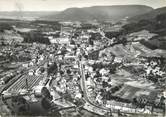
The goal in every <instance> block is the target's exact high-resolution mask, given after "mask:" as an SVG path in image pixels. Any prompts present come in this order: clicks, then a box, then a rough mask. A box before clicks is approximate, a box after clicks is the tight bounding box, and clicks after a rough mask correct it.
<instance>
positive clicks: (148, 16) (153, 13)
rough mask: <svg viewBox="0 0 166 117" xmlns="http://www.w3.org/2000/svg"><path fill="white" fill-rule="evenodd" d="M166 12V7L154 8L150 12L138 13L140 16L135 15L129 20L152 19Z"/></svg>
mask: <svg viewBox="0 0 166 117" xmlns="http://www.w3.org/2000/svg"><path fill="white" fill-rule="evenodd" d="M164 13H166V7H162V8H158V9H154V10H152V11H150V12H148V13H145V14H142V15H138V16H134V17H132V18H130V19H129V21H130V22H138V21H140V20H152V19H154V18H155V17H156V16H157V15H159V14H164Z"/></svg>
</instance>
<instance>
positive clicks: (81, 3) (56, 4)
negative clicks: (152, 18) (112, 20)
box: [0, 0, 166, 11]
mask: <svg viewBox="0 0 166 117" xmlns="http://www.w3.org/2000/svg"><path fill="white" fill-rule="evenodd" d="M128 4H139V5H147V6H151V7H153V8H159V7H164V6H166V0H0V11H19V10H24V11H62V10H65V9H67V8H70V7H89V6H99V5H107V6H108V5H128Z"/></svg>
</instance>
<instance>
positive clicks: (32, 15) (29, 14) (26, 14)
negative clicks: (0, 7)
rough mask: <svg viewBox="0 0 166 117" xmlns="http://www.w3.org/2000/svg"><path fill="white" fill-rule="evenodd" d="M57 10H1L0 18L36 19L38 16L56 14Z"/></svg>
mask: <svg viewBox="0 0 166 117" xmlns="http://www.w3.org/2000/svg"><path fill="white" fill-rule="evenodd" d="M57 13H58V12H56V11H50V12H49V11H48V12H47V11H22V12H19V11H12V12H8V11H3V12H0V19H1V18H2V19H20V18H23V19H37V18H39V17H44V16H47V15H50V14H57Z"/></svg>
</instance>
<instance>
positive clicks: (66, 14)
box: [45, 5, 153, 21]
mask: <svg viewBox="0 0 166 117" xmlns="http://www.w3.org/2000/svg"><path fill="white" fill-rule="evenodd" d="M152 10H153V9H152V8H151V7H148V6H143V5H116V6H93V7H84V8H69V9H66V10H64V11H62V12H60V13H58V14H51V15H48V16H47V17H45V19H46V20H71V21H87V20H95V19H96V20H100V21H103V20H113V21H117V20H120V19H122V18H125V17H133V16H136V15H141V14H144V13H147V12H150V11H152Z"/></svg>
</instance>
